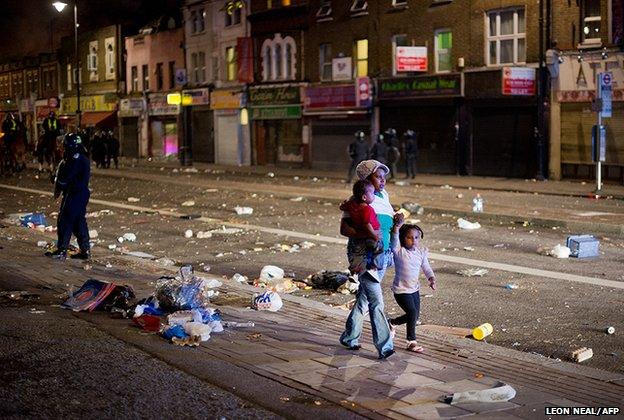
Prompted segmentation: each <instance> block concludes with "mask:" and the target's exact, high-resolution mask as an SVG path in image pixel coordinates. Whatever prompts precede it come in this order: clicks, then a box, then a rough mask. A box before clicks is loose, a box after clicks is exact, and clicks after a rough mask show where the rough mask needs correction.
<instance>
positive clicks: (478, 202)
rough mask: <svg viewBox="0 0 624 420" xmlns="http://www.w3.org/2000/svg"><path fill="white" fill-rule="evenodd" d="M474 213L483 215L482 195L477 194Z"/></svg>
mask: <svg viewBox="0 0 624 420" xmlns="http://www.w3.org/2000/svg"><path fill="white" fill-rule="evenodd" d="M472 212H473V213H483V198H482V197H481V194H477V196H476V197H475V198H473V199H472Z"/></svg>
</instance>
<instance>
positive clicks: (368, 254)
mask: <svg viewBox="0 0 624 420" xmlns="http://www.w3.org/2000/svg"><path fill="white" fill-rule="evenodd" d="M374 200H375V187H373V184H371V182H370V181H368V180H365V179H364V180H359V181H356V182H355V184H353V196H351V198H350V199H348V200H347V201H345V202H343V203H342V204H341V205H340V210H342V211H344V212H347V213H348V214H349V217H350V219H351V223H352V227H353V228H354V229H355V230H356V232H357V235H358V236H359V237H360V239H358V240H356V241H359V242H360V243H359V249H360V250H361V252H354V253H350V254H349V270H350V271H351V273H355V274H359V273H362V272H364V271H365V270H366V269H370V268H378V267H381V263H379V262H378V264H377V265H375V261H374V259H375V256H377V255H379V254H381V253H382V252H383V242H382V241H381V232H380V229H381V224H380V223H379V220H378V219H377V213H375V210H374V209H373V208H372V207H371V204H372V203H373V201H374Z"/></svg>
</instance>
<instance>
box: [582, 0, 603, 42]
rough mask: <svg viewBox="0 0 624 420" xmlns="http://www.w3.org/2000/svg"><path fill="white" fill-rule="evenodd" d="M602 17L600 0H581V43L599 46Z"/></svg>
mask: <svg viewBox="0 0 624 420" xmlns="http://www.w3.org/2000/svg"><path fill="white" fill-rule="evenodd" d="M601 21H602V17H601V14H600V0H583V35H582V37H583V42H584V43H587V44H599V43H600V42H601V41H600V35H601V31H600V27H601Z"/></svg>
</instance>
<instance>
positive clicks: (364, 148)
mask: <svg viewBox="0 0 624 420" xmlns="http://www.w3.org/2000/svg"><path fill="white" fill-rule="evenodd" d="M365 139H366V135H365V134H364V132H363V131H362V130H358V131H356V132H355V139H354V140H353V141H352V142H351V144H349V147H348V148H347V153H348V154H349V157H350V158H351V166H349V172H348V174H347V183H351V179H353V174H354V173H355V168H356V167H357V166H358V164H359V163H360V162H361V161H363V160H366V156H367V155H368V144H366V141H365Z"/></svg>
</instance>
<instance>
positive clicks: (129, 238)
mask: <svg viewBox="0 0 624 420" xmlns="http://www.w3.org/2000/svg"><path fill="white" fill-rule="evenodd" d="M121 239H122V240H121V241H120V240H119V239H117V241H118V242H119V243H122V242H123V241H128V242H136V239H137V237H136V235H135V234H134V233H131V232H128V233H124V234H123V236H121Z"/></svg>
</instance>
